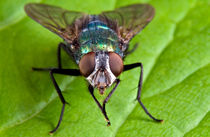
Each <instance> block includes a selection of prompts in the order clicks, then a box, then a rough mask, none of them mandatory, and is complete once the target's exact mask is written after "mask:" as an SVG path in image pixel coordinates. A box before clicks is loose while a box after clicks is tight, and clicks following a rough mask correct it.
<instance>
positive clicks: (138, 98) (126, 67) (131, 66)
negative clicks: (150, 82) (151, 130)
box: [124, 63, 163, 122]
mask: <svg viewBox="0 0 210 137" xmlns="http://www.w3.org/2000/svg"><path fill="white" fill-rule="evenodd" d="M136 67H140V68H141V72H140V78H139V84H138V93H137V98H136V99H137V100H138V102H139V104H140V105H141V107H142V108H143V110H144V111H145V113H146V114H147V115H148V116H149V117H150V118H151V119H153V120H155V121H157V122H163V120H160V119H157V118H155V117H153V116H152V115H151V114H150V113H149V111H148V110H147V109H146V107H145V106H144V104H143V103H142V101H141V88H142V79H143V65H142V63H134V64H129V65H124V71H127V70H130V69H133V68H136Z"/></svg>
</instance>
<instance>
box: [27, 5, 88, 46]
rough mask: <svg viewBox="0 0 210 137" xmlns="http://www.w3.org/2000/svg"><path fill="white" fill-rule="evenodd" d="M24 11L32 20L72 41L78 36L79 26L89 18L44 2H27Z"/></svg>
mask: <svg viewBox="0 0 210 137" xmlns="http://www.w3.org/2000/svg"><path fill="white" fill-rule="evenodd" d="M25 12H26V13H27V14H28V16H30V17H31V18H32V19H33V20H35V21H37V22H38V23H40V24H41V25H43V26H44V27H46V28H47V29H49V30H51V31H52V32H54V33H56V34H58V35H59V36H60V37H62V38H63V39H64V40H66V41H67V42H69V43H72V42H73V40H74V39H75V38H77V37H78V34H79V31H80V30H81V27H82V26H83V25H84V23H86V22H87V21H88V19H89V16H88V15H85V14H84V13H80V12H72V11H67V10H64V9H62V8H59V7H55V6H49V5H45V4H34V3H33V4H27V5H25Z"/></svg>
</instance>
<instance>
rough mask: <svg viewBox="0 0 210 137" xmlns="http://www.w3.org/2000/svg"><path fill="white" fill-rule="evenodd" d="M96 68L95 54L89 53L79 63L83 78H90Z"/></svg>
mask: <svg viewBox="0 0 210 137" xmlns="http://www.w3.org/2000/svg"><path fill="white" fill-rule="evenodd" d="M94 68H95V53H94V52H89V53H87V54H86V55H84V56H83V57H82V59H81V60H80V62H79V69H80V72H81V74H82V75H83V76H85V77H88V76H89V75H90V74H91V73H92V72H93V71H94Z"/></svg>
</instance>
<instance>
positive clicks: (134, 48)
mask: <svg viewBox="0 0 210 137" xmlns="http://www.w3.org/2000/svg"><path fill="white" fill-rule="evenodd" d="M138 46H139V44H138V43H136V44H135V45H134V47H133V48H132V49H131V50H129V51H126V52H125V56H127V55H129V54H131V53H133V52H134V51H135V50H136V49H137V48H138Z"/></svg>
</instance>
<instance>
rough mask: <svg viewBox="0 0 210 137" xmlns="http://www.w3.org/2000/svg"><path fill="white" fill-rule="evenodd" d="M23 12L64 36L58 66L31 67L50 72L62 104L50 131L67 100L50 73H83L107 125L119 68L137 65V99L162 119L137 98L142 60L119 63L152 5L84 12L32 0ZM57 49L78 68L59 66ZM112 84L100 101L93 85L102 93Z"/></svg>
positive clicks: (150, 10)
mask: <svg viewBox="0 0 210 137" xmlns="http://www.w3.org/2000/svg"><path fill="white" fill-rule="evenodd" d="M25 12H26V13H27V14H28V16H29V17H31V18H32V19H33V20H35V21H36V22H38V23H39V24H41V25H42V26H44V27H45V28H47V29H49V30H50V31H52V32H54V33H56V34H57V35H58V36H60V37H61V38H62V39H63V40H64V42H62V43H60V44H59V45H58V52H57V59H58V67H56V68H33V70H36V71H49V72H50V77H51V79H52V82H53V84H54V86H55V89H56V91H57V93H58V96H59V98H60V100H61V102H62V104H63V107H62V110H61V114H60V118H59V121H58V124H57V126H56V127H55V128H54V129H53V130H52V131H50V133H54V132H55V131H56V130H57V129H58V127H59V125H60V123H61V120H62V117H63V113H64V108H65V104H66V103H67V102H66V101H65V99H64V97H63V95H62V92H61V90H60V88H59V86H58V84H57V83H56V80H55V78H54V74H62V75H69V76H84V77H85V78H86V80H87V81H88V83H89V86H88V90H89V92H90V94H91V96H92V97H93V99H94V101H95V102H96V104H97V105H98V107H99V108H100V110H101V112H102V113H103V115H104V117H105V119H106V121H107V125H108V126H109V125H110V124H111V123H110V120H109V118H108V116H107V113H106V109H105V105H106V103H107V102H108V100H109V99H110V97H111V95H112V94H113V93H114V91H115V90H116V88H117V86H118V85H119V83H120V79H119V78H118V76H119V75H120V74H121V73H122V72H125V71H128V70H131V69H133V68H136V67H139V68H140V69H141V71H140V76H139V84H138V92H137V100H138V102H139V104H140V105H141V106H142V108H143V109H144V111H145V112H146V114H147V115H148V116H149V117H150V118H152V119H153V120H155V121H157V122H162V121H163V120H159V119H156V118H155V117H153V116H152V115H151V114H150V113H149V112H148V110H147V109H146V107H145V106H144V105H143V103H142V101H141V99H140V96H141V87H142V78H143V65H142V63H140V62H139V63H133V64H128V65H124V64H123V59H124V57H125V56H126V55H128V54H130V53H131V52H133V51H134V50H135V47H136V46H135V47H134V48H133V49H132V50H130V51H129V50H128V47H129V42H130V40H131V39H132V38H133V37H134V36H135V35H136V34H137V33H139V32H140V31H141V30H142V29H143V28H144V27H145V26H146V25H147V24H148V23H149V22H150V21H151V20H152V19H153V16H154V13H155V10H154V8H153V7H152V6H150V5H148V4H135V5H129V6H126V7H121V8H118V9H115V10H113V11H106V12H102V13H101V14H99V15H88V14H85V13H81V12H74V11H68V10H64V9H62V8H59V7H55V6H49V5H45V4H33V3H32V4H27V5H26V6H25ZM61 49H64V51H66V53H67V54H69V55H70V56H71V57H73V59H74V60H75V62H76V63H77V64H78V66H79V69H63V68H62V63H61V53H60V51H61ZM113 84H115V86H114V88H113V89H112V90H111V91H110V93H109V94H108V96H107V97H106V98H105V100H104V101H103V104H100V103H99V101H98V100H97V99H96V97H95V96H94V92H93V91H94V88H97V89H98V90H99V93H100V94H102V95H103V94H104V92H105V90H106V89H107V88H108V87H110V86H111V85H113Z"/></svg>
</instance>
